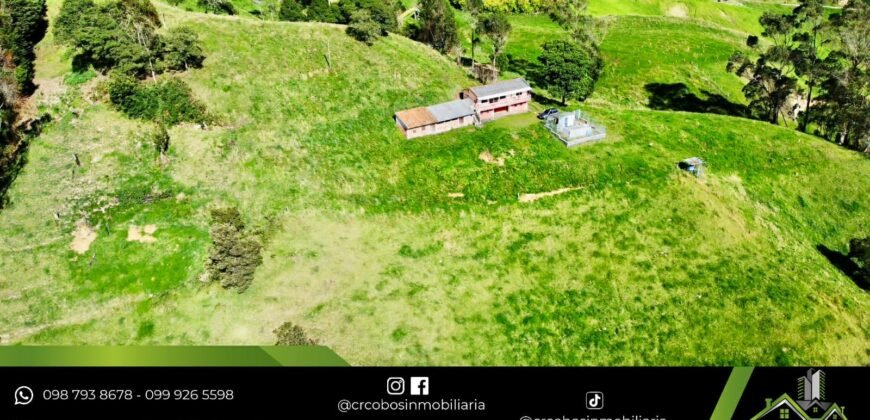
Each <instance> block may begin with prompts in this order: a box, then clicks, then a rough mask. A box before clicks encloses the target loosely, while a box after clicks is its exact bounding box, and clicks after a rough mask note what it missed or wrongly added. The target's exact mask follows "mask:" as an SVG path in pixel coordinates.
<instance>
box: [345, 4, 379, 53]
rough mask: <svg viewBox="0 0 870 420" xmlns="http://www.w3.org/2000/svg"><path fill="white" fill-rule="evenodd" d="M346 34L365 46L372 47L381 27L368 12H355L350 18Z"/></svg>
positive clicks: (364, 10)
mask: <svg viewBox="0 0 870 420" xmlns="http://www.w3.org/2000/svg"><path fill="white" fill-rule="evenodd" d="M347 34H348V35H350V36H351V37H353V38H354V39H356V40H358V41H361V42H364V43H366V44H367V45H373V44H374V43H375V39H377V37H378V36H379V35H380V34H381V25H380V24H379V23H378V22H377V21H376V20H375V19H374V18H373V17H372V14H371V12H369V11H368V10H366V9H361V10H357V11H356V12H354V13H353V15H352V16H351V18H350V25H348V27H347Z"/></svg>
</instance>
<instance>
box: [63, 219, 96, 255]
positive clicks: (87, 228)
mask: <svg viewBox="0 0 870 420" xmlns="http://www.w3.org/2000/svg"><path fill="white" fill-rule="evenodd" d="M72 235H73V241H72V243H70V244H69V247H70V249H72V250H73V252H75V253H77V254H84V253H85V252H88V250H89V249H91V243H93V242H94V241H95V240H96V239H97V231H95V230H94V229H93V228H91V225H90V224H88V222H87V221H85V220H79V221H78V223H76V229H75V230H74V231H73V233H72Z"/></svg>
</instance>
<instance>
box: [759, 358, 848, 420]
mask: <svg viewBox="0 0 870 420" xmlns="http://www.w3.org/2000/svg"><path fill="white" fill-rule="evenodd" d="M797 382H798V383H797V392H798V393H797V396H798V399H797V400H795V399H793V398H792V397H791V396H789V395H788V394H782V395H781V396H780V397H779V398H777V399H775V400H774V399H771V398H767V399H766V400H765V407H764V410H761V412H760V413H758V414H756V415H755V417H753V418H752V419H751V420H770V419H776V420H848V419H847V418H846V415H845V414H844V411H845V409H846V407H840V406H839V405H837V403H835V402H830V401H825V399H826V398H825V372H824V371H821V370H816V369H810V370H808V371H807V374H806V375H804V376H801V377H800V378H798V381H797Z"/></svg>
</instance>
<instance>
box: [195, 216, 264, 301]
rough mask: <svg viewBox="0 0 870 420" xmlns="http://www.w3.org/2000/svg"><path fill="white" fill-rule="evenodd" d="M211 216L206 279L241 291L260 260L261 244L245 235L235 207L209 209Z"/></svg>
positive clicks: (242, 223) (261, 258)
mask: <svg viewBox="0 0 870 420" xmlns="http://www.w3.org/2000/svg"><path fill="white" fill-rule="evenodd" d="M211 219H212V220H211V240H212V247H211V249H210V250H209V259H208V271H209V278H210V279H211V280H212V281H216V282H219V283H220V284H221V286H223V287H224V288H227V289H229V288H233V289H236V290H237V291H238V292H239V293H242V292H244V291H245V290H247V288H248V287H249V286H250V285H251V282H252V281H253V280H254V272H255V271H256V269H257V267H258V266H259V265H260V264H261V263H262V262H263V257H262V256H261V255H260V251H261V249H262V246H261V245H260V243H259V242H258V241H257V240H255V239H254V238H252V237H250V236H249V235H247V233H246V232H245V223H244V222H243V221H242V217H241V214H239V210H238V209H236V208H235V207H229V208H221V209H213V210H212V211H211Z"/></svg>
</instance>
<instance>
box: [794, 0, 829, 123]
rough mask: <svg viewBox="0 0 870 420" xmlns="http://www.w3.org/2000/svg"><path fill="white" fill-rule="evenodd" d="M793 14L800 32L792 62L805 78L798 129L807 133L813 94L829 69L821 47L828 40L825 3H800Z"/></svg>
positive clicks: (806, 0) (807, 0)
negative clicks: (804, 95)
mask: <svg viewBox="0 0 870 420" xmlns="http://www.w3.org/2000/svg"><path fill="white" fill-rule="evenodd" d="M792 14H793V16H794V20H795V25H796V27H797V28H798V29H797V33H796V34H795V35H794V44H795V45H794V47H793V49H792V51H791V60H792V61H793V63H794V70H795V74H797V75H798V76H799V77H802V78H803V80H804V82H805V84H806V90H805V93H806V104H805V106H804V111H803V113H802V115H801V119H800V122H799V127H798V128H799V129H800V130H801V131H806V130H807V124H808V123H809V121H810V118H811V110H812V106H813V91H814V90H815V89H816V88H817V87H818V86H819V83H821V81H822V79H823V78H824V77H825V74H826V73H827V70H828V69H829V67H828V66H824V65H822V59H823V58H822V52H823V51H822V48H823V45H824V44H826V40H827V38H828V25H827V19H826V18H825V8H824V4H823V2H822V0H801V2H800V5H798V7H797V8H795V10H794V11H793V12H792Z"/></svg>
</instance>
